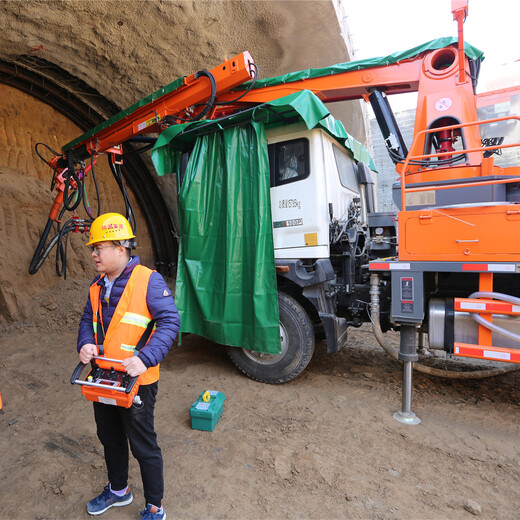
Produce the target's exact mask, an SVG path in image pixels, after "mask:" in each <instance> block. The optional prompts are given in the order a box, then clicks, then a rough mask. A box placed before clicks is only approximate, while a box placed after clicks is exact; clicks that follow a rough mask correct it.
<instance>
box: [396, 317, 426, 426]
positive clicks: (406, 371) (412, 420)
mask: <svg viewBox="0 0 520 520" xmlns="http://www.w3.org/2000/svg"><path fill="white" fill-rule="evenodd" d="M399 359H400V360H401V361H402V362H403V402H402V408H401V410H399V411H398V412H395V413H394V419H395V420H396V421H399V422H400V423H403V424H419V423H420V422H421V419H419V417H417V416H416V415H415V414H414V413H413V412H412V373H413V362H414V361H417V359H418V356H417V330H416V327H415V325H401V342H400V346H399Z"/></svg>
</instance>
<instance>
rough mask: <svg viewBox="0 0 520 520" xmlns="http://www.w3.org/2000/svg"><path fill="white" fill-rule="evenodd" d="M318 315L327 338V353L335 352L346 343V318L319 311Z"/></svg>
mask: <svg viewBox="0 0 520 520" xmlns="http://www.w3.org/2000/svg"><path fill="white" fill-rule="evenodd" d="M319 315H320V318H321V321H322V323H323V328H324V329H325V337H326V338H327V353H328V354H335V353H336V352H338V351H339V349H340V348H341V347H344V346H345V345H346V343H347V329H348V326H347V320H346V319H345V318H339V317H338V316H335V315H334V314H324V313H319Z"/></svg>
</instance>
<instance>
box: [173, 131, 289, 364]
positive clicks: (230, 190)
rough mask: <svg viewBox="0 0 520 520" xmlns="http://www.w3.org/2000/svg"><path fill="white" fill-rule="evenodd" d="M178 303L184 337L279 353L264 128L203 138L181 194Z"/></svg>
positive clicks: (191, 159)
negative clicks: (194, 334) (191, 333)
mask: <svg viewBox="0 0 520 520" xmlns="http://www.w3.org/2000/svg"><path fill="white" fill-rule="evenodd" d="M179 217H180V226H181V240H180V250H179V262H178V269H177V286H176V291H175V301H176V304H177V306H178V308H179V312H180V316H181V332H193V333H196V334H199V335H201V336H205V337H207V338H209V339H211V340H213V341H216V342H217V343H221V344H223V345H232V346H239V347H244V348H248V349H253V350H256V351H259V352H268V353H276V354H277V353H279V352H280V326H279V316H278V295H277V287H276V272H275V264H274V247H273V232H272V225H271V206H270V196H269V163H268V156H267V146H266V138H265V132H264V127H263V125H262V124H261V123H255V122H253V123H252V124H249V125H246V126H236V127H233V128H228V129H225V130H223V131H221V132H213V133H210V134H207V135H204V136H200V137H198V138H197V140H196V142H195V147H194V149H193V151H192V153H191V157H190V160H189V162H188V167H187V170H186V173H185V176H184V179H183V181H182V185H181V187H180V191H179Z"/></svg>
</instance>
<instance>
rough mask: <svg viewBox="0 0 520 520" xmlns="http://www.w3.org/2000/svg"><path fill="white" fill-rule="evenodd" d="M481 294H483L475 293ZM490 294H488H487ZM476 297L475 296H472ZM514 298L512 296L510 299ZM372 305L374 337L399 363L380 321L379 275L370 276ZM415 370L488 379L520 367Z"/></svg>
mask: <svg viewBox="0 0 520 520" xmlns="http://www.w3.org/2000/svg"><path fill="white" fill-rule="evenodd" d="M475 294H481V293H475ZM486 294H488V293H486ZM472 297H474V295H472ZM510 298H512V296H511V297H510ZM519 301H520V300H519ZM370 305H371V312H370V314H369V316H370V321H371V322H372V331H373V333H374V336H375V337H376V339H377V341H378V343H379V344H380V345H381V347H382V348H383V350H384V351H385V352H386V353H387V354H388V355H389V356H390V357H391V358H392V359H394V360H395V361H399V355H398V352H397V350H395V348H393V347H392V346H391V345H389V344H388V342H387V341H386V338H385V335H384V332H383V331H382V329H381V323H380V319H379V311H380V307H379V275H378V274H372V275H370ZM413 367H414V369H416V370H418V371H419V372H422V373H423V374H428V375H431V376H436V377H444V378H446V379H485V378H487V377H494V376H498V375H501V374H507V373H508V372H514V371H515V370H518V369H519V368H520V367H519V366H516V367H512V368H490V369H486V370H475V371H472V372H455V371H453V370H444V369H442V368H434V367H429V366H426V365H422V364H421V363H414V364H413Z"/></svg>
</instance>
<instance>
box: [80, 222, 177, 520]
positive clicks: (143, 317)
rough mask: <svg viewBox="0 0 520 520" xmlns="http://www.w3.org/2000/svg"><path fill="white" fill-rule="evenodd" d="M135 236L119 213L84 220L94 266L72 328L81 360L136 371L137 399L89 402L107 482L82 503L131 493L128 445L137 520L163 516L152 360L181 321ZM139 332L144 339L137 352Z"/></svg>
mask: <svg viewBox="0 0 520 520" xmlns="http://www.w3.org/2000/svg"><path fill="white" fill-rule="evenodd" d="M134 239H135V235H134V233H133V231H132V228H131V226H130V224H129V222H128V220H127V219H126V218H125V217H123V216H122V215H120V214H118V213H106V214H104V215H101V216H99V217H98V218H97V219H96V220H94V222H93V223H92V225H91V227H90V236H89V241H88V243H87V246H89V247H90V248H91V250H92V259H93V260H94V264H95V267H96V270H97V272H98V273H99V275H98V276H96V278H94V280H93V282H92V284H91V286H90V292H89V298H88V300H87V303H86V305H85V309H84V312H83V316H82V318H81V322H80V326H79V333H78V345H77V349H78V353H79V357H80V360H81V362H82V363H84V364H87V363H89V362H90V361H91V359H92V358H93V357H94V356H96V355H98V354H99V348H98V346H97V345H103V350H104V355H105V356H106V357H108V358H115V359H121V360H123V361H122V365H123V366H124V367H125V370H126V372H127V373H128V374H129V375H130V376H132V377H135V376H139V382H140V386H139V391H138V394H137V395H138V396H139V397H140V399H141V403H142V404H141V405H139V406H137V405H135V404H134V405H132V406H131V407H130V408H124V407H120V406H114V405H113V404H108V403H103V402H94V416H95V419H96V425H97V434H98V437H99V440H100V441H101V443H102V444H103V447H104V452H105V461H106V465H107V472H108V481H109V482H108V484H107V486H105V488H104V490H103V492H102V493H100V494H99V495H98V496H96V497H95V498H94V499H92V500H91V501H90V502H89V503H88V504H87V512H88V513H89V514H91V515H100V514H102V513H104V512H105V511H106V510H107V509H109V508H111V507H113V506H124V505H127V504H130V503H131V502H132V500H133V495H132V492H131V491H130V489H129V487H128V463H129V462H128V459H129V450H128V444H130V448H131V450H132V454H133V455H134V456H135V458H136V459H137V460H138V462H139V465H140V468H141V477H142V481H143V488H144V495H145V504H146V507H145V509H144V511H142V512H141V517H140V518H142V519H143V520H164V519H165V518H166V513H165V511H164V508H163V507H162V499H163V492H164V479H163V458H162V453H161V449H160V448H159V445H158V444H157V435H156V433H155V430H154V406H155V401H156V395H157V390H158V380H159V364H160V362H161V361H162V360H163V359H164V357H165V356H166V354H167V353H168V352H169V350H170V348H171V346H172V344H173V342H174V340H175V338H176V336H177V333H178V331H179V327H180V319H179V314H178V312H177V308H176V307H175V303H174V300H173V296H172V293H171V291H170V289H169V288H168V286H167V285H166V282H165V281H164V279H163V277H162V276H161V275H160V274H159V273H157V272H155V271H152V270H150V269H148V268H147V267H144V266H142V265H141V264H140V261H139V257H138V256H132V255H131V250H132V248H134V247H135V245H136V244H135V242H134ZM143 333H144V334H149V338H148V340H147V342H146V344H145V345H144V347H142V348H141V349H140V350H139V351H138V352H136V346H137V344H138V342H139V340H140V339H141V336H143Z"/></svg>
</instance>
